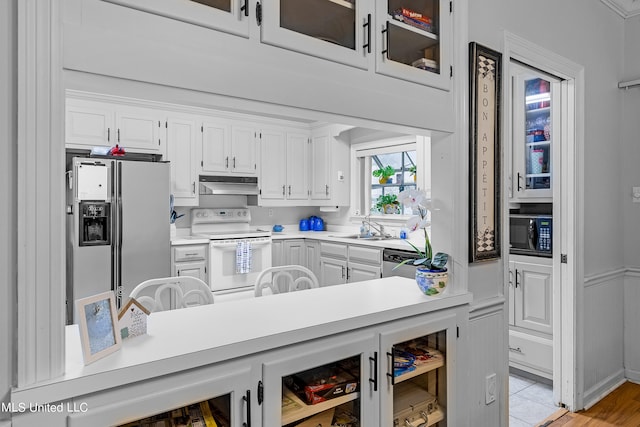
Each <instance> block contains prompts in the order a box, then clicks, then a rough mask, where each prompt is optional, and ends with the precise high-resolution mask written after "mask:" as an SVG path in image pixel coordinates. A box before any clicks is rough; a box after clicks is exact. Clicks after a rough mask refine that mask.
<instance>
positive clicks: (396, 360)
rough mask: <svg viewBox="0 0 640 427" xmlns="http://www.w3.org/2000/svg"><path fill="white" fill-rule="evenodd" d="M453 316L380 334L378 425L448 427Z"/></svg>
mask: <svg viewBox="0 0 640 427" xmlns="http://www.w3.org/2000/svg"><path fill="white" fill-rule="evenodd" d="M455 340H456V321H455V316H454V315H448V316H442V317H438V318H433V319H432V320H429V321H427V322H425V323H420V322H415V321H414V322H411V323H408V324H407V325H398V327H394V329H392V330H389V331H386V332H383V333H381V334H380V345H381V355H382V357H383V359H382V360H381V362H380V369H381V371H382V374H381V389H380V393H381V395H380V416H381V418H380V425H385V426H394V427H396V426H397V427H404V426H422V427H427V426H437V427H445V426H454V425H458V423H457V422H456V420H455V413H456V411H455V409H454V406H455V403H454V399H453V398H451V397H450V396H452V394H453V387H450V386H449V385H450V384H453V383H455V381H454V375H455V374H454V372H455V368H454V367H455V360H456V356H455Z"/></svg>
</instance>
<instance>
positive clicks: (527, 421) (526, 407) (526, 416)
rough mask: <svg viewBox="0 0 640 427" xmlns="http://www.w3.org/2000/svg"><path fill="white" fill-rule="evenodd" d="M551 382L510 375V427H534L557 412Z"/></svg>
mask: <svg viewBox="0 0 640 427" xmlns="http://www.w3.org/2000/svg"><path fill="white" fill-rule="evenodd" d="M558 409H560V408H559V407H557V406H555V405H554V404H553V389H552V386H551V385H550V384H545V383H542V382H538V381H536V380H534V379H531V378H526V377H523V376H520V375H518V374H514V373H511V374H510V375H509V427H533V426H537V425H539V424H540V423H541V421H542V420H544V419H545V418H547V417H548V416H549V415H551V414H553V413H554V412H556V411H557V410H558Z"/></svg>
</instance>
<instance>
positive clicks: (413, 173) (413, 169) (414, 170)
mask: <svg viewBox="0 0 640 427" xmlns="http://www.w3.org/2000/svg"><path fill="white" fill-rule="evenodd" d="M416 169H417V167H416V165H413V166H411V167H410V168H409V172H410V173H411V176H412V177H413V182H416V176H417V175H416Z"/></svg>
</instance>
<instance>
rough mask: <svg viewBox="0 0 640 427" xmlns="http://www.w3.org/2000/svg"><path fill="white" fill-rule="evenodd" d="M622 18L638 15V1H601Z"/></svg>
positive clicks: (639, 6) (639, 3)
mask: <svg viewBox="0 0 640 427" xmlns="http://www.w3.org/2000/svg"><path fill="white" fill-rule="evenodd" d="M601 1H602V3H604V4H606V5H607V6H609V7H610V8H611V9H613V10H615V11H616V13H618V14H619V15H620V16H622V17H623V18H630V17H632V16H636V15H640V0H601Z"/></svg>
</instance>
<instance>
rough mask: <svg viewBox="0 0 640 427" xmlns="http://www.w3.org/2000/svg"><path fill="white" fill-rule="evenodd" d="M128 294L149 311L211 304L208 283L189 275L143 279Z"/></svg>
mask: <svg viewBox="0 0 640 427" xmlns="http://www.w3.org/2000/svg"><path fill="white" fill-rule="evenodd" d="M129 296H130V297H131V298H135V299H136V301H138V302H139V303H140V304H142V305H143V306H144V307H145V308H146V309H147V310H149V311H150V312H154V311H165V310H170V309H172V308H174V309H177V308H187V307H194V306H197V305H206V304H213V294H212V293H211V289H210V288H209V285H207V284H206V283H205V282H203V281H202V280H200V279H198V278H197V277H190V276H179V277H163V278H160V279H149V280H145V281H144V282H142V283H140V284H139V285H138V286H136V287H135V288H134V289H133V291H131V294H130V295H129ZM169 301H172V305H173V307H170V306H169Z"/></svg>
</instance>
